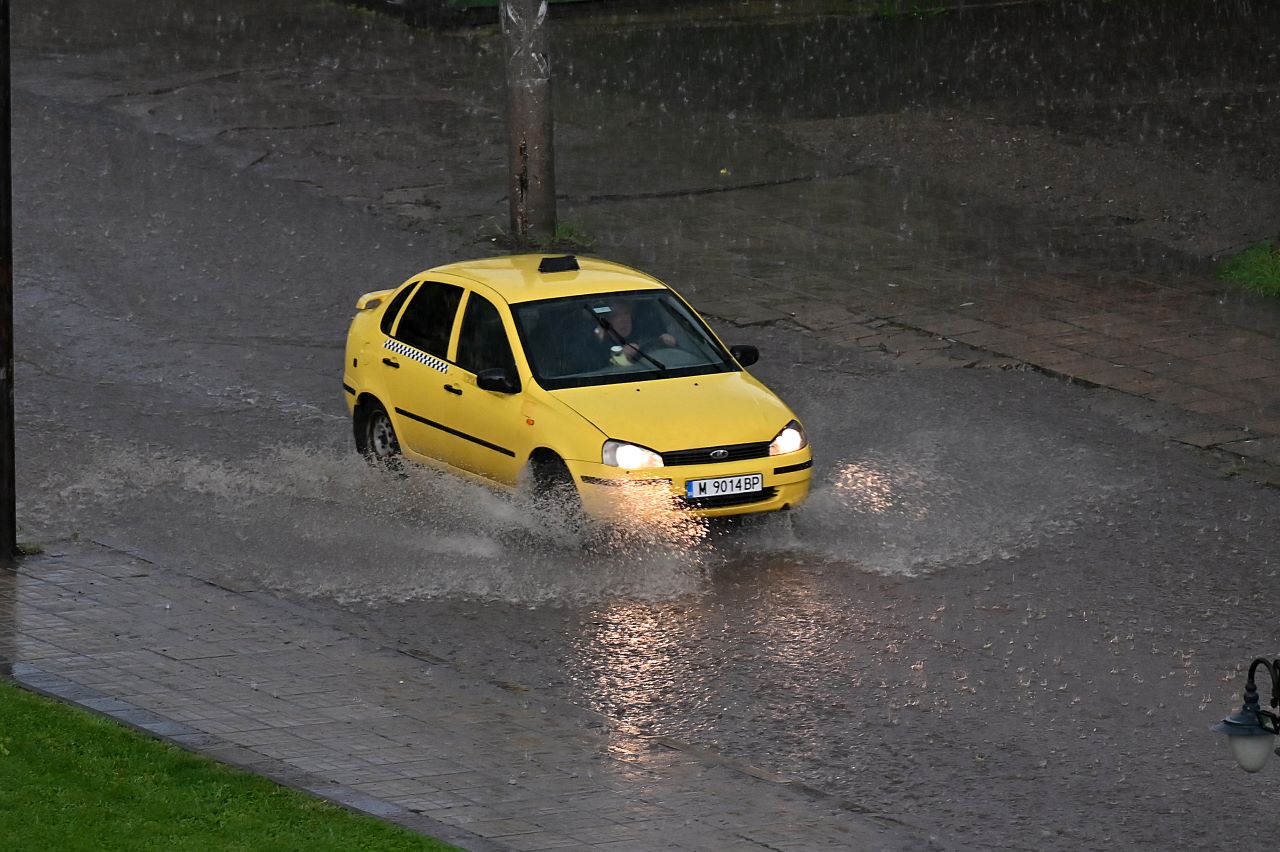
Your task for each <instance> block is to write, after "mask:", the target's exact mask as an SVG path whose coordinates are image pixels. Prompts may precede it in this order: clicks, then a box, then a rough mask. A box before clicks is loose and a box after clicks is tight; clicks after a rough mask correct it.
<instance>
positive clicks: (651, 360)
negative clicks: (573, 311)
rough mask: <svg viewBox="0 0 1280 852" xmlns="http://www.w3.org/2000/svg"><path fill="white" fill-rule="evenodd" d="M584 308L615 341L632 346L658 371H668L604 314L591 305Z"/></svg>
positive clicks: (624, 346) (621, 344)
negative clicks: (623, 333)
mask: <svg viewBox="0 0 1280 852" xmlns="http://www.w3.org/2000/svg"><path fill="white" fill-rule="evenodd" d="M582 309H583V310H584V311H586V312H587V314H589V315H590V317H591V318H592V319H593V320H595V321H596V325H598V326H600V327H601V328H602V329H604V333H605V334H607V335H609V338H610V339H611V340H613V342H614V343H616V344H618V345H619V346H621V347H623V348H626V347H628V346H630V347H631V348H632V349H634V350H636V354H637V355H639V356H640V357H641V358H643V359H644V360H646V361H648V362H649V363H650V364H652V365H653V366H655V367H657V368H658V372H660V373H665V372H666V371H667V366H666V365H665V364H663V363H662V362H661V361H659V360H658V359H656V358H654V357H653V356H652V355H650V354H649V353H648V352H645V351H644V350H643V349H641V348H640V347H639V346H638V345H637V344H635V343H632V342H630V341H629V340H627V339H626V338H625V337H623V336H622V335H621V334H619V333H618V330H617V329H616V328H614V327H613V323H611V322H609V321H608V320H607V319H605V318H604V316H603V315H602V314H598V313H596V312H595V311H594V310H592V309H591V307H590V306H589V305H583V306H582Z"/></svg>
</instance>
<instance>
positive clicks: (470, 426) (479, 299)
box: [454, 290, 532, 485]
mask: <svg viewBox="0 0 1280 852" xmlns="http://www.w3.org/2000/svg"><path fill="white" fill-rule="evenodd" d="M511 340H512V335H511V329H510V325H509V322H508V321H507V319H506V317H505V316H504V313H503V312H502V311H501V310H499V308H498V307H497V305H496V304H495V303H494V301H493V300H491V299H489V298H487V297H486V296H485V295H482V294H481V293H479V292H477V291H475V290H472V291H471V292H470V293H469V294H468V295H467V302H466V305H465V307H464V308H463V310H462V320H461V323H460V326H459V330H458V341H457V354H456V357H455V359H454V361H455V363H456V365H457V369H458V370H459V372H460V374H461V375H460V376H459V384H460V385H461V386H462V390H463V392H462V395H461V396H459V397H458V399H457V400H456V401H457V403H458V405H457V412H458V419H457V421H456V423H457V428H458V430H459V431H460V432H463V433H465V434H466V436H467V439H468V442H469V443H470V446H469V447H467V448H466V451H465V457H464V459H463V461H462V463H461V466H462V467H465V468H467V469H468V470H471V471H474V472H475V473H479V474H481V475H483V476H487V477H489V478H491V479H496V480H498V481H499V482H505V483H507V484H509V485H514V484H515V483H516V481H517V479H518V478H519V476H520V471H521V469H522V468H523V467H524V462H525V459H526V458H527V456H528V446H527V444H528V443H529V441H530V440H531V433H532V430H531V429H530V425H531V424H529V423H528V422H527V418H526V415H525V414H524V413H522V405H523V401H524V397H523V395H522V394H521V392H520V390H519V389H521V388H523V387H525V386H526V385H527V383H528V376H527V375H522V373H527V371H526V370H523V369H522V368H520V367H519V366H518V365H517V364H516V359H515V355H514V354H513V349H512V346H511ZM495 368H496V369H502V370H506V371H507V373H508V375H510V376H511V377H512V378H513V379H514V380H515V382H516V388H517V390H516V392H515V393H499V392H497V391H489V390H482V389H481V388H479V387H477V385H476V376H477V374H479V373H480V372H481V371H482V370H488V369H495Z"/></svg>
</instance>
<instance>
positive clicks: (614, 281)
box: [424, 254, 668, 304]
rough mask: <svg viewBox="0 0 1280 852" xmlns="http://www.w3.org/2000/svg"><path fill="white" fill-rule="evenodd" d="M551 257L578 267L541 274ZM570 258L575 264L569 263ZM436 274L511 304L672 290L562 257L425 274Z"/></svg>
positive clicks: (509, 258) (513, 259)
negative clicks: (487, 290) (483, 289)
mask: <svg viewBox="0 0 1280 852" xmlns="http://www.w3.org/2000/svg"><path fill="white" fill-rule="evenodd" d="M548 258H551V259H552V264H551V265H552V266H557V265H558V266H565V267H572V266H576V267H577V268H576V269H572V268H570V269H568V270H567V271H564V272H550V271H548V272H540V271H539V269H538V268H539V266H540V265H542V264H543V262H544V261H545V260H546V259H548ZM570 258H572V260H573V261H574V262H573V263H570V262H569V259H570ZM432 272H439V273H448V274H450V275H455V276H457V277H459V278H466V279H468V280H470V281H475V282H479V283H481V284H484V285H487V286H488V287H490V288H492V289H493V290H494V291H495V292H496V293H497V294H498V295H500V296H501V297H502V298H504V299H506V301H507V302H508V303H510V304H515V303H518V302H531V301H536V300H540V299H558V298H562V297H565V296H584V295H590V294H592V293H616V292H619V291H623V290H658V289H668V288H667V286H666V285H665V284H663V283H662V282H661V281H659V280H658V279H656V278H654V277H653V276H651V275H646V274H645V273H643V272H641V271H639V270H637V269H632V268H631V267H629V266H623V265H622V264H620V263H613V262H611V261H608V260H600V259H599V258H593V257H575V256H573V255H562V254H561V255H554V254H516V255H506V256H502V257H488V258H482V259H479V260H464V261H461V262H459V263H450V264H446V265H444V266H437V267H435V268H433V269H429V270H427V272H426V273H424V274H430V273H432Z"/></svg>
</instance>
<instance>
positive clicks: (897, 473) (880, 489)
mask: <svg viewBox="0 0 1280 852" xmlns="http://www.w3.org/2000/svg"><path fill="white" fill-rule="evenodd" d="M832 487H833V488H834V489H835V492H836V495H837V496H838V497H839V498H840V500H841V502H842V503H844V504H845V505H846V506H848V507H849V508H851V509H853V510H855V511H859V512H867V513H871V514H877V515H882V514H886V513H888V512H897V513H899V514H902V515H905V516H906V517H908V518H911V519H913V520H920V519H922V518H924V517H926V516H927V515H928V514H929V507H928V506H927V505H925V503H924V502H923V500H922V494H923V493H924V492H925V491H926V482H925V478H924V476H922V475H921V473H920V472H919V471H918V470H915V469H912V468H903V469H899V470H888V469H886V468H884V467H881V466H877V465H875V464H874V463H872V462H845V463H844V464H842V465H840V466H839V467H837V468H836V471H835V476H834V477H833V478H832Z"/></svg>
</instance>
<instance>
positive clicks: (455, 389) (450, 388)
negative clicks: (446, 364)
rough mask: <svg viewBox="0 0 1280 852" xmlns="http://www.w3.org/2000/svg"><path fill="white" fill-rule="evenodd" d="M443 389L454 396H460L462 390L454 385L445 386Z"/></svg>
mask: <svg viewBox="0 0 1280 852" xmlns="http://www.w3.org/2000/svg"><path fill="white" fill-rule="evenodd" d="M444 389H445V390H447V391H448V392H449V393H451V394H455V395H456V396H462V388H460V387H457V386H455V385H445V386H444Z"/></svg>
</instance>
